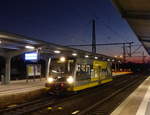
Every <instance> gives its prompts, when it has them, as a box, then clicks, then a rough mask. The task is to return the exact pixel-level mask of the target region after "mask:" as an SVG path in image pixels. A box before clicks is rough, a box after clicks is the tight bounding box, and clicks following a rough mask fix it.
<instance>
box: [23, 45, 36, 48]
mask: <svg viewBox="0 0 150 115" xmlns="http://www.w3.org/2000/svg"><path fill="white" fill-rule="evenodd" d="M25 48H27V49H34V48H35V47H34V46H28V45H27V46H25Z"/></svg>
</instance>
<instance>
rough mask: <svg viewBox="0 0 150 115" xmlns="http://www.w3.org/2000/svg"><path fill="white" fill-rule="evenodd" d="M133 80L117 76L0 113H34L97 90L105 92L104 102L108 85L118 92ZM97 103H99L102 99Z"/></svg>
mask: <svg viewBox="0 0 150 115" xmlns="http://www.w3.org/2000/svg"><path fill="white" fill-rule="evenodd" d="M134 80H135V78H133V77H131V78H130V76H129V77H128V78H119V77H118V78H116V79H115V80H114V82H110V83H108V84H105V85H102V86H100V87H96V88H93V89H88V90H85V91H82V92H80V93H79V94H77V95H71V96H66V97H63V98H56V97H53V96H51V97H45V98H42V99H39V100H35V101H32V102H27V103H24V104H20V105H17V106H15V107H12V108H7V109H4V110H0V113H1V115H24V114H29V113H35V112H38V111H39V110H42V109H43V108H45V107H48V106H53V105H63V104H64V103H67V102H68V103H69V102H70V101H72V100H75V99H79V98H81V97H83V96H85V97H88V96H89V94H93V92H96V91H97V90H100V91H101V92H107V93H106V94H104V95H102V97H101V98H103V102H105V101H107V100H109V98H111V97H110V96H109V97H108V95H109V94H110V93H109V92H112V91H111V89H110V88H109V87H113V89H114V90H117V92H118V93H119V92H120V91H118V89H119V90H121V89H120V88H122V86H123V85H125V84H128V83H129V82H132V81H134ZM120 81H122V82H120ZM134 83H135V82H134ZM134 83H132V84H134ZM132 84H131V85H132ZM106 95H107V96H106ZM113 95H117V93H115V94H113ZM104 97H107V98H104ZM99 103H100V104H101V103H102V101H101V102H99ZM97 105H99V104H97ZM97 105H95V106H94V105H92V106H91V107H92V108H90V109H89V108H88V110H84V109H82V110H83V111H81V112H80V113H79V115H85V114H84V113H88V112H89V110H90V111H91V110H92V109H93V108H95V107H96V106H97ZM98 111H99V110H98ZM100 111H101V113H102V111H103V110H100ZM42 114H44V113H42ZM58 115H66V114H65V112H64V113H61V114H58ZM89 115H92V114H89ZM98 115H99V114H98Z"/></svg>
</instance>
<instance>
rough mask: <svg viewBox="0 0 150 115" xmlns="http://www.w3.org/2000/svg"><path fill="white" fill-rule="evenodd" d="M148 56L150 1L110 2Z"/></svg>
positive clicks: (126, 0)
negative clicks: (125, 21)
mask: <svg viewBox="0 0 150 115" xmlns="http://www.w3.org/2000/svg"><path fill="white" fill-rule="evenodd" d="M112 1H113V3H114V4H115V5H116V7H117V8H118V10H119V11H120V13H121V15H122V17H123V18H125V19H126V20H127V22H128V23H129V25H130V26H131V28H132V30H133V31H134V32H135V34H136V36H137V37H138V39H139V41H141V43H142V44H143V46H144V47H145V49H146V50H147V52H148V54H150V0H112Z"/></svg>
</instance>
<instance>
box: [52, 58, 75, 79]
mask: <svg viewBox="0 0 150 115" xmlns="http://www.w3.org/2000/svg"><path fill="white" fill-rule="evenodd" d="M73 70H74V61H73V60H66V61H65V62H60V61H59V60H58V59H54V60H52V61H51V66H50V75H51V76H52V77H53V78H56V77H57V78H62V77H63V78H64V77H67V76H69V75H71V74H72V73H73Z"/></svg>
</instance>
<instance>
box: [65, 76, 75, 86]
mask: <svg viewBox="0 0 150 115" xmlns="http://www.w3.org/2000/svg"><path fill="white" fill-rule="evenodd" d="M67 82H68V83H69V84H72V83H73V82H74V79H73V77H72V76H69V77H68V78H67Z"/></svg>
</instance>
